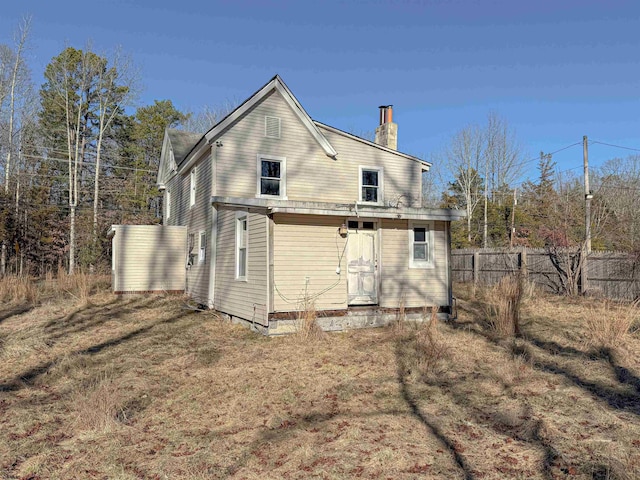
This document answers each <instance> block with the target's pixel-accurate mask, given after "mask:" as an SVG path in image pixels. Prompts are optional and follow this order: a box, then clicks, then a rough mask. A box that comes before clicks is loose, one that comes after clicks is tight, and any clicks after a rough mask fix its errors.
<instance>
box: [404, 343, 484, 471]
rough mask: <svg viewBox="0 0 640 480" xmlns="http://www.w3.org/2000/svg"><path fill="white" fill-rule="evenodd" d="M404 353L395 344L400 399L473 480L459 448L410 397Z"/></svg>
mask: <svg viewBox="0 0 640 480" xmlns="http://www.w3.org/2000/svg"><path fill="white" fill-rule="evenodd" d="M405 355H406V353H405V352H403V350H402V348H401V345H400V342H399V341H398V342H396V360H397V363H398V373H397V375H398V377H397V378H398V384H399V385H400V392H401V394H402V399H403V400H404V402H405V403H406V404H407V406H408V407H409V409H410V410H411V413H412V415H413V416H414V417H415V418H416V419H418V420H419V421H420V423H422V424H423V425H424V426H425V427H426V428H427V429H428V430H429V431H430V432H431V434H432V435H433V436H434V437H436V438H437V439H438V440H439V441H440V443H442V445H444V446H445V447H446V448H447V450H449V452H450V453H451V454H452V455H453V458H454V460H455V462H456V464H457V466H458V468H460V469H461V470H462V471H463V473H464V478H465V479H467V480H473V479H474V478H475V477H474V476H473V473H472V470H471V468H470V466H469V465H468V463H467V461H466V460H465V458H464V456H462V455H461V454H460V452H459V448H457V447H456V445H455V443H454V442H453V441H452V440H451V439H450V438H448V437H447V436H446V435H445V434H444V432H443V431H442V429H441V428H440V427H439V426H438V422H437V421H436V419H435V418H433V417H432V416H431V415H428V414H426V413H424V412H422V411H420V408H419V407H418V404H417V402H416V401H415V399H414V398H413V397H412V395H411V392H410V391H409V386H408V384H407V378H406V374H405V372H406V371H407V366H406V361H405Z"/></svg>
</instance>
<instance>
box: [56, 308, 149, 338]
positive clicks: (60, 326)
mask: <svg viewBox="0 0 640 480" xmlns="http://www.w3.org/2000/svg"><path fill="white" fill-rule="evenodd" d="M154 301H155V300H154V299H153V298H150V299H144V300H141V299H131V300H126V301H124V302H123V301H122V300H119V299H114V300H112V301H110V302H107V303H103V304H100V305H93V304H88V305H84V306H82V307H79V308H78V309H76V310H75V311H74V312H72V313H70V314H68V315H65V316H62V317H59V318H57V319H54V320H51V321H49V322H47V324H45V327H44V328H45V332H47V333H48V334H49V337H48V339H47V340H48V342H51V343H54V342H55V341H56V340H58V339H60V338H64V337H67V336H69V335H73V334H76V333H82V332H84V331H87V330H89V329H91V328H93V327H97V326H98V325H100V324H101V323H103V322H105V321H113V320H118V319H120V318H122V317H123V316H124V315H127V314H130V313H133V312H135V311H138V310H142V309H144V308H147V307H149V306H151V305H152V304H153V302H154Z"/></svg>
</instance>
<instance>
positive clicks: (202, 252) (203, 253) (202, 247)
mask: <svg viewBox="0 0 640 480" xmlns="http://www.w3.org/2000/svg"><path fill="white" fill-rule="evenodd" d="M202 237H204V243H203V242H202ZM206 258H207V232H205V231H204V230H201V231H200V233H198V265H202V264H203V263H204V261H205V259H206Z"/></svg>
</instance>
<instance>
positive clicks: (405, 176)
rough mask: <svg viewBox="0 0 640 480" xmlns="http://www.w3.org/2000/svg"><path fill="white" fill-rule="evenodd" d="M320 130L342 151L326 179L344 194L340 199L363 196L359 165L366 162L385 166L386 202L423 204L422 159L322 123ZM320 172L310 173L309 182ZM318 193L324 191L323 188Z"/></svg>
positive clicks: (413, 205) (384, 193)
mask: <svg viewBox="0 0 640 480" xmlns="http://www.w3.org/2000/svg"><path fill="white" fill-rule="evenodd" d="M372 120H373V119H372ZM320 131H321V132H322V133H323V134H324V136H325V137H326V138H327V140H329V143H331V145H332V146H333V148H335V149H336V151H337V152H338V160H337V161H336V162H335V164H334V166H333V167H332V168H331V169H330V170H328V171H327V173H326V176H327V177H328V178H327V179H326V180H327V184H328V185H331V186H333V188H334V189H337V190H338V191H339V192H340V194H341V195H342V198H341V199H340V200H338V201H339V202H347V203H350V202H354V201H355V200H358V199H359V198H360V197H359V194H360V192H359V181H360V168H359V167H360V166H363V167H373V168H382V169H383V180H382V183H383V193H382V195H383V203H384V205H397V204H398V202H400V204H401V205H402V206H405V207H407V206H409V207H418V206H420V199H421V192H420V189H421V177H422V168H423V167H422V165H421V164H420V163H418V162H417V161H415V160H410V159H408V158H405V157H400V156H398V155H394V154H393V153H389V152H385V151H384V150H381V149H379V148H376V147H374V146H371V145H367V144H365V143H362V142H359V141H357V140H354V139H352V138H348V137H345V136H344V135H340V134H337V133H333V132H331V131H329V130H327V129H324V128H322V127H320ZM325 171H326V168H325ZM317 176H321V175H317V174H314V175H310V176H308V177H307V180H308V183H309V184H312V183H314V182H316V177H317ZM322 176H324V175H322ZM318 194H319V195H322V189H320V191H319V192H318Z"/></svg>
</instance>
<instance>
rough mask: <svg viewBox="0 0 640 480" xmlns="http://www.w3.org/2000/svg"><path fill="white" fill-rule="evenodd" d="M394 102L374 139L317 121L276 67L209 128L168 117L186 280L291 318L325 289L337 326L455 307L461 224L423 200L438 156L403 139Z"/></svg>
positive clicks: (167, 213) (218, 301) (234, 310)
mask: <svg viewBox="0 0 640 480" xmlns="http://www.w3.org/2000/svg"><path fill="white" fill-rule="evenodd" d="M392 114H393V109H392V107H391V106H383V107H380V121H379V126H378V128H377V130H376V139H375V141H374V142H370V141H368V140H364V139H362V138H359V137H356V136H354V135H351V134H349V133H346V132H343V131H341V130H338V129H337V128H334V127H331V126H329V125H325V124H323V123H320V122H317V121H314V120H312V119H311V118H310V117H309V115H308V114H307V113H306V111H305V110H304V109H303V108H302V106H301V105H300V103H299V102H298V101H297V99H296V98H295V97H294V95H293V94H292V93H291V91H290V90H289V88H288V87H287V86H286V85H285V83H284V82H283V81H282V79H281V78H280V77H279V76H275V77H274V78H273V79H271V80H270V81H269V82H268V83H267V84H266V85H264V86H263V87H262V88H260V89H259V90H258V91H257V92H256V93H255V94H253V95H252V96H251V97H249V98H248V99H247V100H246V101H245V102H244V103H243V104H242V105H240V106H239V107H238V108H237V109H236V110H234V111H233V112H232V113H230V114H229V115H228V116H227V117H225V118H224V119H223V120H222V121H220V122H219V123H218V124H216V125H215V126H213V127H212V128H211V130H209V131H208V132H207V133H206V134H205V135H202V136H198V135H193V134H190V133H186V132H181V131H177V130H167V132H166V135H165V139H164V145H163V150H162V157H161V162H160V170H159V173H158V185H159V187H160V188H161V189H162V190H163V191H164V206H165V207H164V218H163V221H164V224H165V225H169V226H183V227H185V235H186V238H185V242H186V250H187V251H186V254H185V258H184V259H183V263H184V269H185V279H184V282H185V285H184V288H185V290H186V292H187V293H189V294H190V295H191V296H192V297H194V299H196V300H197V301H198V302H200V303H203V304H206V305H209V306H210V307H212V308H215V309H216V310H219V311H220V312H223V313H225V314H228V315H229V316H231V317H233V318H236V319H240V320H242V321H246V322H249V323H251V324H252V325H253V326H254V327H255V328H257V329H259V330H260V331H263V332H264V333H279V332H283V331H286V329H287V328H288V325H290V324H291V321H292V319H294V318H295V317H296V315H297V312H298V311H299V310H300V308H301V305H303V304H305V303H306V304H308V303H309V302H313V304H314V306H315V309H316V310H317V311H318V315H319V321H320V324H321V325H322V326H323V327H324V328H326V329H341V328H345V327H350V326H354V327H355V326H365V325H377V324H381V323H384V322H385V321H386V320H388V319H389V318H391V317H393V315H394V312H395V311H396V310H397V309H398V307H399V305H403V306H404V307H405V308H406V310H407V311H408V312H418V311H421V309H422V308H423V307H425V306H437V307H440V308H441V309H442V311H444V312H447V311H449V309H450V307H451V302H452V293H451V276H450V274H449V224H450V222H451V221H452V220H455V219H457V218H460V216H461V215H460V213H459V212H458V211H456V210H447V209H435V208H423V207H422V206H421V189H422V181H421V180H422V176H423V174H424V173H425V172H427V171H428V170H429V167H430V164H429V163H428V162H425V161H423V160H421V159H419V158H416V157H414V156H411V155H407V154H404V153H401V152H399V151H397V148H396V147H397V138H398V137H397V134H398V127H397V124H396V123H394V122H393V118H392Z"/></svg>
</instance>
